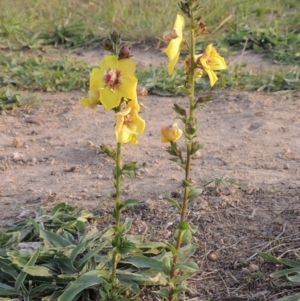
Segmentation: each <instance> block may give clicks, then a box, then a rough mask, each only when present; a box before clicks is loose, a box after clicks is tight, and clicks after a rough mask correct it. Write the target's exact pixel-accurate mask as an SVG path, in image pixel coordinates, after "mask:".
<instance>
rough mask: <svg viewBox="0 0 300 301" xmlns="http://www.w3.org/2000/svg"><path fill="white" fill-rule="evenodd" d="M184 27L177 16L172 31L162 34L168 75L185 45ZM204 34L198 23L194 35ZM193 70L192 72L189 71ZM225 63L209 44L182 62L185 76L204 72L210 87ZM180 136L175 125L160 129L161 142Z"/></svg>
mask: <svg viewBox="0 0 300 301" xmlns="http://www.w3.org/2000/svg"><path fill="white" fill-rule="evenodd" d="M184 27H185V20H184V17H183V16H181V15H179V14H177V17H176V20H175V24H174V26H173V30H172V31H171V32H168V33H166V34H164V37H163V38H164V40H165V41H166V42H168V43H169V44H168V46H167V47H166V48H165V49H164V50H163V52H164V53H165V54H166V55H167V56H168V59H169V64H168V66H167V69H168V73H169V75H172V73H173V72H174V68H175V65H176V64H177V61H178V58H179V56H180V48H181V46H182V45H187V42H186V41H183V30H184ZM205 32H206V24H205V23H203V22H200V23H199V24H198V28H197V30H196V31H195V33H194V35H195V36H196V35H199V34H202V33H205ZM191 68H193V70H191ZM226 68H227V66H226V62H225V60H224V58H223V57H221V56H220V54H219V53H218V52H217V50H216V49H215V48H214V47H213V45H212V44H209V45H208V46H207V47H206V49H205V51H204V53H202V54H196V55H194V56H193V58H191V56H187V58H186V59H185V61H184V69H185V73H186V74H190V72H193V75H194V77H195V78H199V77H202V75H203V73H204V71H205V72H206V73H207V74H208V77H209V81H210V85H211V86H213V85H214V84H215V83H216V81H217V80H218V77H217V75H216V73H215V72H214V71H215V70H222V69H226ZM181 135H182V131H181V130H180V129H179V128H178V127H177V124H173V125H171V126H165V127H163V128H162V129H161V142H175V141H177V140H178V139H179V138H180V137H181Z"/></svg>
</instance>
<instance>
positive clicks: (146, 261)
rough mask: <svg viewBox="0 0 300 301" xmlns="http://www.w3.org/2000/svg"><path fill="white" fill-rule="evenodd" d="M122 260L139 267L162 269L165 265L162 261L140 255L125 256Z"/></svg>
mask: <svg viewBox="0 0 300 301" xmlns="http://www.w3.org/2000/svg"><path fill="white" fill-rule="evenodd" d="M121 262H124V263H130V264H132V265H134V266H135V267H137V268H154V269H158V270H161V271H162V270H163V267H164V264H163V263H162V262H161V261H159V260H157V259H153V258H149V257H146V256H140V255H138V256H132V257H128V258H125V259H123V260H122V261H121Z"/></svg>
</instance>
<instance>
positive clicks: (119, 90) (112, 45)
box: [81, 32, 146, 300]
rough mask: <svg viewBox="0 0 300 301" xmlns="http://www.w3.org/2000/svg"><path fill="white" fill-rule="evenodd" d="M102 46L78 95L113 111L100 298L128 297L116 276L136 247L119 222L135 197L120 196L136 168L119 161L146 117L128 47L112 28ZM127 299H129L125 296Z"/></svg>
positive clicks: (135, 140) (85, 101)
mask: <svg viewBox="0 0 300 301" xmlns="http://www.w3.org/2000/svg"><path fill="white" fill-rule="evenodd" d="M102 46H103V47H104V48H105V49H106V50H108V51H109V52H110V54H109V55H105V56H104V57H103V59H102V60H101V61H100V63H99V65H98V66H97V67H95V68H93V70H92V72H91V75H90V88H89V92H88V96H87V97H82V98H81V103H82V105H84V106H87V107H90V108H95V107H96V106H98V105H99V106H103V108H104V109H105V110H106V111H109V110H113V111H114V112H115V121H114V125H115V130H114V132H115V137H116V148H115V149H113V148H111V147H109V146H107V145H102V146H101V148H102V151H103V152H104V153H106V154H107V155H108V156H109V157H110V158H112V159H113V160H114V162H115V170H114V177H115V192H114V193H113V194H112V197H113V198H114V200H115V208H114V210H113V212H112V215H113V217H114V219H115V224H114V226H113V231H114V235H113V239H112V246H113V251H112V252H111V259H112V264H111V279H110V280H109V281H108V282H107V283H106V285H105V286H104V287H105V291H102V292H100V294H101V297H102V299H101V300H119V299H118V298H121V299H122V300H127V299H126V298H123V297H120V296H121V294H122V293H124V291H126V290H127V289H128V286H124V285H123V286H122V285H121V284H120V283H119V281H118V278H117V265H118V263H119V262H120V260H121V258H122V255H124V254H129V253H130V252H134V251H135V246H134V244H133V243H132V242H130V241H129V240H127V238H126V235H125V234H126V232H127V231H128V230H129V227H130V223H131V222H130V221H128V220H127V221H125V224H123V225H122V224H121V212H122V210H124V208H126V207H127V206H132V205H135V204H136V203H137V202H138V201H137V200H135V199H128V200H122V197H121V186H122V185H121V184H122V182H121V181H122V176H123V175H124V176H127V177H130V178H131V177H132V173H133V171H134V170H136V162H131V163H127V164H122V156H121V155H122V154H121V153H122V152H121V151H122V145H123V144H127V143H133V144H137V143H138V135H140V134H142V133H143V132H144V130H145V125H146V123H145V121H144V120H143V119H142V118H141V117H140V116H139V111H140V105H139V102H138V97H137V82H138V80H137V78H136V77H135V69H136V67H135V64H134V62H133V61H132V60H131V59H130V52H129V49H128V48H127V47H126V46H124V45H123V44H122V42H121V40H120V36H119V35H118V34H117V33H116V32H113V33H112V34H111V35H110V36H109V37H108V38H106V39H104V40H103V43H102ZM121 299H120V300H121ZM128 300H129V299H128Z"/></svg>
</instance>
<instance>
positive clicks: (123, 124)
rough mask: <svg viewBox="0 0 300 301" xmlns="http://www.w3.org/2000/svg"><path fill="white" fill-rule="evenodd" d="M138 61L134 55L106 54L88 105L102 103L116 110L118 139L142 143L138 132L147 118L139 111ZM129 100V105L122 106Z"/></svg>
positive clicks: (86, 101)
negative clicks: (136, 75) (136, 72)
mask: <svg viewBox="0 0 300 301" xmlns="http://www.w3.org/2000/svg"><path fill="white" fill-rule="evenodd" d="M135 69H136V68H135V64H134V62H133V61H132V60H131V59H130V58H124V59H119V58H118V56H116V55H106V56H104V58H103V59H102V60H101V62H100V64H99V67H98V68H93V70H92V72H91V76H90V89H89V92H88V97H82V98H81V103H82V104H83V105H84V106H88V107H90V108H95V107H96V106H97V105H99V104H101V105H103V107H104V108H105V109H106V110H116V111H117V113H116V126H115V134H116V140H117V142H118V143H138V140H137V135H139V134H142V133H143V132H144V130H145V125H146V123H145V121H144V120H143V119H142V118H141V117H140V116H139V115H138V112H139V110H140V105H139V103H138V100H137V82H138V80H137V78H136V77H135ZM123 104H125V108H121V107H122V106H123Z"/></svg>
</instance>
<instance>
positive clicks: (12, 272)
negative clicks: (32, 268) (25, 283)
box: [0, 261, 19, 279]
mask: <svg viewBox="0 0 300 301" xmlns="http://www.w3.org/2000/svg"><path fill="white" fill-rule="evenodd" d="M0 271H2V272H3V273H4V274H7V275H9V276H11V277H12V278H13V279H17V277H18V274H19V273H18V272H17V270H16V269H14V268H13V267H12V266H11V265H8V264H6V263H4V262H1V261H0Z"/></svg>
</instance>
